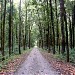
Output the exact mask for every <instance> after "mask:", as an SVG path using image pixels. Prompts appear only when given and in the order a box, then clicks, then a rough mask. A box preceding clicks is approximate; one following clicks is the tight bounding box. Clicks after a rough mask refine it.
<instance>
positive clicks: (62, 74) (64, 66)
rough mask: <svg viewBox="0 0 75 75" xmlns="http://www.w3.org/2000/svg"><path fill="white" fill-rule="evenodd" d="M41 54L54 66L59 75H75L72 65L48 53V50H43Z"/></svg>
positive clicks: (74, 68)
mask: <svg viewBox="0 0 75 75" xmlns="http://www.w3.org/2000/svg"><path fill="white" fill-rule="evenodd" d="M41 54H42V55H43V56H44V57H45V59H46V60H47V61H48V62H49V63H50V64H51V65H52V67H53V68H54V69H55V70H56V71H57V72H58V73H59V75H75V67H74V66H72V64H71V63H67V62H65V61H63V60H60V59H58V58H56V57H54V55H53V54H52V53H48V51H46V50H42V51H41Z"/></svg>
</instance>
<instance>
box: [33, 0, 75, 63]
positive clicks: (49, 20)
mask: <svg viewBox="0 0 75 75" xmlns="http://www.w3.org/2000/svg"><path fill="white" fill-rule="evenodd" d="M74 3H75V1H70V0H69V1H65V0H59V1H58V0H43V1H40V5H41V8H39V9H38V7H37V9H38V11H37V13H38V20H39V33H40V38H39V41H38V45H39V47H42V48H44V47H45V48H47V49H48V52H50V51H53V54H55V53H57V52H59V54H62V55H63V54H64V53H66V57H67V62H69V50H71V49H74V43H75V39H74V38H75V37H74V36H75V34H74V30H75V28H74V25H75V5H74ZM34 4H37V1H34ZM38 5H39V4H38ZM40 12H41V13H40Z"/></svg>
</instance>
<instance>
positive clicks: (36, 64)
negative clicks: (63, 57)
mask: <svg viewBox="0 0 75 75" xmlns="http://www.w3.org/2000/svg"><path fill="white" fill-rule="evenodd" d="M14 75H58V74H57V72H56V71H54V70H53V69H52V67H51V65H50V64H49V63H48V61H47V60H46V59H45V58H44V57H43V56H42V55H41V53H40V51H39V50H38V48H33V50H32V51H31V53H30V55H29V56H28V58H27V59H26V60H25V62H24V63H23V64H22V65H21V66H20V68H19V69H18V70H17V71H16V72H15V73H14Z"/></svg>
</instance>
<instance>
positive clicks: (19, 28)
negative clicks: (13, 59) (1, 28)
mask: <svg viewBox="0 0 75 75" xmlns="http://www.w3.org/2000/svg"><path fill="white" fill-rule="evenodd" d="M19 54H21V0H20V5H19Z"/></svg>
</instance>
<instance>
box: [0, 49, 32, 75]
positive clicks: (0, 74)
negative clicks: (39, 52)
mask: <svg viewBox="0 0 75 75" xmlns="http://www.w3.org/2000/svg"><path fill="white" fill-rule="evenodd" d="M30 52H31V50H26V51H24V52H23V53H22V54H21V55H15V56H14V57H13V56H12V57H13V59H12V57H11V58H9V59H10V60H9V59H8V60H9V61H8V63H7V64H5V65H4V66H3V67H2V69H0V75H13V73H14V72H15V71H16V70H17V69H18V68H19V66H20V65H21V64H22V63H23V62H24V61H25V60H26V58H27V57H28V55H29V54H30ZM4 62H5V61H4ZM4 62H3V63H4Z"/></svg>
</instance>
